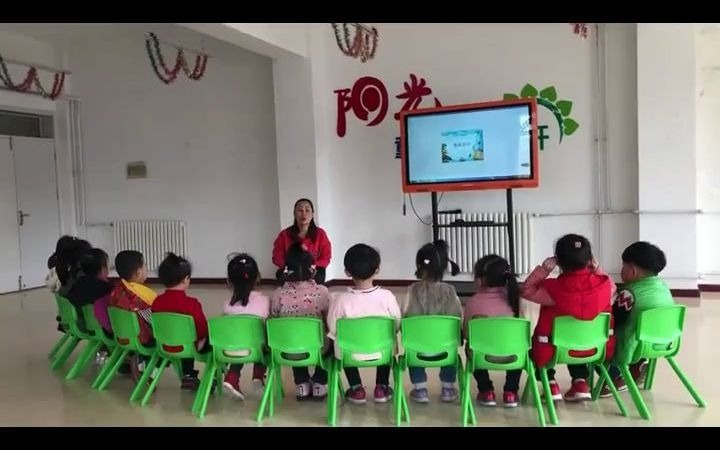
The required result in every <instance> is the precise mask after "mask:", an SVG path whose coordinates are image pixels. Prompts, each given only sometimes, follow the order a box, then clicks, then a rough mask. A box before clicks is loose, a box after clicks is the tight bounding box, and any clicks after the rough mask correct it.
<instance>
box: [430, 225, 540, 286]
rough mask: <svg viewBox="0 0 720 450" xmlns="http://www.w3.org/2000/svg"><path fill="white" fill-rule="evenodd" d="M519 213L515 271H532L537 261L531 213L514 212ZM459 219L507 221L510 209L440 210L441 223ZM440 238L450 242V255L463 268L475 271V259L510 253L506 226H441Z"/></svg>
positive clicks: (470, 271) (522, 272)
mask: <svg viewBox="0 0 720 450" xmlns="http://www.w3.org/2000/svg"><path fill="white" fill-rule="evenodd" d="M514 217H515V222H514V226H515V272H516V273H519V274H527V273H530V271H531V270H532V268H533V267H534V266H533V264H534V261H533V259H532V255H531V252H530V246H531V243H532V224H531V215H530V213H514ZM457 219H462V220H464V221H466V222H470V221H474V222H477V221H494V222H506V221H507V213H504V212H500V213H482V214H439V215H438V223H439V224H440V225H444V224H450V223H452V222H454V221H456V220H457ZM440 239H444V240H445V241H447V243H448V247H449V251H450V258H451V259H453V260H454V261H455V262H456V263H457V264H458V266H460V272H462V273H472V272H473V266H474V265H475V262H476V261H477V260H478V259H480V258H482V257H483V256H485V255H488V254H491V253H494V254H497V255H500V256H502V257H504V258H508V259H509V257H510V252H509V248H510V245H509V242H508V230H507V228H505V227H483V228H440Z"/></svg>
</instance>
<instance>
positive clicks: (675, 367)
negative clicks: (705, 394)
mask: <svg viewBox="0 0 720 450" xmlns="http://www.w3.org/2000/svg"><path fill="white" fill-rule="evenodd" d="M666 359H667V362H668V363H670V367H672V368H673V370H674V371H675V374H676V375H677V376H678V378H680V381H682V384H683V385H684V386H685V389H687V390H688V392H690V395H692V398H693V399H694V400H695V403H697V404H698V406H699V407H701V408H704V407H705V400H703V399H702V397H700V394H698V392H697V390H695V387H694V386H693V385H692V384H691V383H690V380H688V378H687V377H686V376H685V374H684V373H683V371H682V370H680V366H678V365H677V362H675V358H673V357H671V356H669V357H667V358H666ZM656 361H657V360H656ZM653 376H655V369H654V368H653Z"/></svg>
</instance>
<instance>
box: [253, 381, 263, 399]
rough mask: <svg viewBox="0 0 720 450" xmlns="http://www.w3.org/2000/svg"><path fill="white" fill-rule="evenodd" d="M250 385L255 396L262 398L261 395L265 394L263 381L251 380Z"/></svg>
mask: <svg viewBox="0 0 720 450" xmlns="http://www.w3.org/2000/svg"><path fill="white" fill-rule="evenodd" d="M252 384H253V391H254V392H255V394H257V395H258V396H259V397H262V395H263V394H264V393H265V380H263V379H262V378H253V380H252Z"/></svg>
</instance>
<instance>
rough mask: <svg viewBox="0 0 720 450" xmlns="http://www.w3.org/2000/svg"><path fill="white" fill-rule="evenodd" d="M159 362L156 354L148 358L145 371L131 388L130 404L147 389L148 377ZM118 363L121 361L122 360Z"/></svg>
mask: <svg viewBox="0 0 720 450" xmlns="http://www.w3.org/2000/svg"><path fill="white" fill-rule="evenodd" d="M123 359H124V358H123ZM159 360H160V354H159V353H158V352H155V353H153V355H152V356H151V357H150V361H148V363H147V364H145V370H144V371H143V374H142V376H141V377H140V379H139V380H138V381H137V383H135V387H134V388H133V390H132V392H131V393H130V401H131V402H134V401H135V400H137V399H138V398H140V394H141V393H142V392H143V390H144V389H147V388H148V380H149V379H150V377H151V376H152V373H153V372H154V371H155V369H156V368H157V366H158V361H159ZM120 361H122V359H121V360H120ZM157 378H160V375H159V374H158V376H157Z"/></svg>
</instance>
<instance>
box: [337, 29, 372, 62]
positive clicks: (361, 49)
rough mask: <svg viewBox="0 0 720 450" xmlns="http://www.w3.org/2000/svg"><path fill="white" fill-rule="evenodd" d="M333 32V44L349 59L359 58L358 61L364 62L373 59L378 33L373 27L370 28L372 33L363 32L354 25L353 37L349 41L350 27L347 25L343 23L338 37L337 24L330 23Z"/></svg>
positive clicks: (363, 30)
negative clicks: (341, 31)
mask: <svg viewBox="0 0 720 450" xmlns="http://www.w3.org/2000/svg"><path fill="white" fill-rule="evenodd" d="M331 25H332V27H333V31H334V33H335V42H336V43H337V46H338V48H339V49H340V51H341V52H342V53H343V54H344V55H345V56H349V57H351V58H357V57H360V61H362V62H366V61H367V60H369V59H372V58H373V57H375V52H376V51H377V46H378V40H379V33H378V31H377V29H376V28H375V27H372V28H371V30H372V33H370V32H368V31H367V30H365V29H364V28H363V27H361V26H360V25H357V24H356V25H355V36H354V37H353V38H352V40H351V39H350V27H348V24H347V23H343V25H342V26H343V33H342V36H340V30H339V27H338V24H336V23H332V24H331ZM371 34H372V45H371V41H370V35H371Z"/></svg>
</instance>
